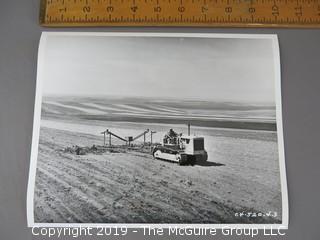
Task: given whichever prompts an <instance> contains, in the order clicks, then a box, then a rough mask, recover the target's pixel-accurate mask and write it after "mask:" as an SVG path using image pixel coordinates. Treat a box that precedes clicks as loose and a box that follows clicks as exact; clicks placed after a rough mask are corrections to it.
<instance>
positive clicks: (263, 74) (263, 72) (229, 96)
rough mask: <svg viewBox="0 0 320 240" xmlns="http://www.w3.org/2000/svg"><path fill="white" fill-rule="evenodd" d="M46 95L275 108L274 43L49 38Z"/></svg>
mask: <svg viewBox="0 0 320 240" xmlns="http://www.w3.org/2000/svg"><path fill="white" fill-rule="evenodd" d="M45 51H46V52H45V62H44V79H42V80H43V82H44V89H43V91H44V94H45V95H51V94H55V95H56V94H59V95H60V94H61V95H82V94H85V95H116V96H145V97H159V98H166V97H176V98H200V99H208V100H216V101H235V102H238V101H241V102H244V101H245V102H252V103H256V102H268V103H273V102H274V68H273V66H274V65H273V64H274V63H273V51H272V41H271V40H270V39H269V40H268V39H230V38H226V39H221V38H218V39H212V38H210V39H208V38H206V39H204V38H201V39H200V38H164V37H162V38H154V37H106V36H100V37H97V36H52V35H49V36H48V38H47V44H46V49H45Z"/></svg>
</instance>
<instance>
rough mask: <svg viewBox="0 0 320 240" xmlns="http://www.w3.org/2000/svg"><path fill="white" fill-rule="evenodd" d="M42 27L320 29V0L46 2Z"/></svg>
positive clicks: (110, 0) (70, 0)
mask: <svg viewBox="0 0 320 240" xmlns="http://www.w3.org/2000/svg"><path fill="white" fill-rule="evenodd" d="M40 25H42V26H46V27H90V26H186V27H187V26H193V27H194V26H199V27H210V26H212V27H302V28H319V27H320V0H41V6H40Z"/></svg>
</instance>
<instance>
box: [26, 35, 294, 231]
mask: <svg viewBox="0 0 320 240" xmlns="http://www.w3.org/2000/svg"><path fill="white" fill-rule="evenodd" d="M48 36H106V37H107V36H115V37H184V38H190V37H192V38H238V39H241V38H242V39H271V40H272V43H273V56H274V69H275V76H274V79H275V93H276V94H275V98H276V121H277V138H278V154H279V170H280V180H281V196H282V223H281V224H174V223H172V224H148V223H128V224H117V223H116V224H112V223H35V222H34V188H35V180H36V179H35V178H36V169H37V157H38V145H39V133H40V120H41V104H42V76H43V75H44V73H43V69H44V67H43V63H44V61H45V56H44V53H45V49H46V41H47V37H48ZM37 68H38V69H37V79H36V91H35V103H34V118H33V132H32V144H31V156H30V168H29V179H28V189H27V221H28V227H128V228H143V227H147V226H148V227H161V228H169V227H179V228H183V227H193V228H198V227H199V228H201V227H202V228H203V227H206V228H215V229H221V228H224V227H232V228H246V229H247V228H256V229H272V228H273V229H276V228H282V229H288V224H289V209H288V208H289V207H288V190H287V177H286V167H285V152H284V139H283V125H282V101H281V69H280V53H279V43H278V37H277V35H274V34H214V33H125V32H109V33H103V32H43V33H42V35H41V38H40V42H39V49H38V64H37Z"/></svg>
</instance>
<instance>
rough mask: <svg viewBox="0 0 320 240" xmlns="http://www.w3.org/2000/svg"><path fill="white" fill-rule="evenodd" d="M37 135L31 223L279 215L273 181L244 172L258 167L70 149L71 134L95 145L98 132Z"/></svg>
mask: <svg viewBox="0 0 320 240" xmlns="http://www.w3.org/2000/svg"><path fill="white" fill-rule="evenodd" d="M40 136H41V137H40V144H39V157H38V162H37V172H36V188H35V198H34V199H35V203H34V204H35V212H34V213H35V221H36V222H55V223H66V222H72V223H83V222H85V223H279V222H280V219H281V194H280V191H279V186H278V185H277V184H274V185H272V184H269V183H268V174H269V173H268V171H266V172H265V173H264V172H263V171H261V172H259V174H260V176H257V177H256V178H254V177H249V178H248V177H246V176H248V175H249V176H252V175H254V174H253V173H254V171H256V169H257V166H252V167H244V168H242V169H240V166H239V165H237V164H234V165H232V164H230V163H229V164H224V163H215V162H207V163H205V164H200V165H194V166H179V165H178V164H175V163H171V162H165V161H160V160H156V159H153V157H152V156H151V154H150V153H148V152H143V151H137V150H127V149H123V148H115V149H114V150H113V151H109V150H108V151H97V152H90V151H89V152H85V153H84V154H83V155H77V154H75V153H74V152H73V151H72V149H74V148H75V147H74V142H75V139H76V142H77V145H79V146H87V147H91V146H92V145H93V144H95V145H97V146H98V145H101V137H100V138H99V137H98V136H94V135H89V134H79V133H73V132H69V131H63V130H57V129H50V128H45V127H42V128H41V135H40ZM67 147H69V148H67ZM226 154H227V153H226ZM239 171H241V174H238V173H239ZM261 174H265V175H264V176H261ZM279 206H280V207H279ZM242 211H245V212H255V213H259V212H262V213H267V212H269V211H276V212H277V213H278V216H277V217H237V216H235V213H237V212H242Z"/></svg>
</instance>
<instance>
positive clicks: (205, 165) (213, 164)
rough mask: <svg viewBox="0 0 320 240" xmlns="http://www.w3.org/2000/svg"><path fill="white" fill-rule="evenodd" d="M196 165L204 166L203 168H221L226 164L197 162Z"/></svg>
mask: <svg viewBox="0 0 320 240" xmlns="http://www.w3.org/2000/svg"><path fill="white" fill-rule="evenodd" d="M194 165H198V166H203V167H221V166H225V164H223V163H216V162H207V161H199V162H196V163H195V164H194Z"/></svg>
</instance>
